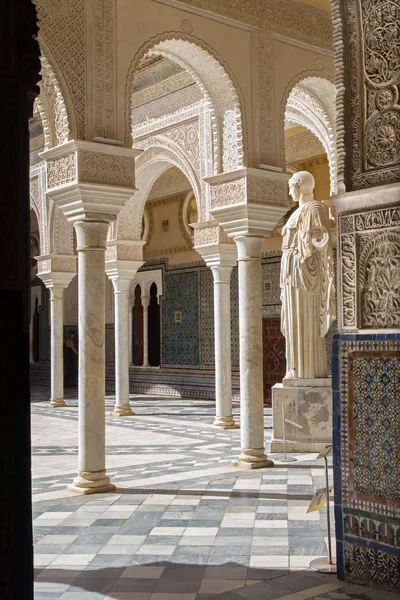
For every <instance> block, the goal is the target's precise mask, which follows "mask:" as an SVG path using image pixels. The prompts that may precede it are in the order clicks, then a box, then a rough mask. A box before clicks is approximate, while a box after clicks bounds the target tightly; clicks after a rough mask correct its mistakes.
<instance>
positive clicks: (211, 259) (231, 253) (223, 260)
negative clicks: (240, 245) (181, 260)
mask: <svg viewBox="0 0 400 600" xmlns="http://www.w3.org/2000/svg"><path fill="white" fill-rule="evenodd" d="M194 249H195V250H196V251H197V252H198V253H199V254H200V256H201V257H202V258H203V260H204V262H205V263H206V265H207V267H210V268H211V269H212V268H213V267H230V268H231V269H232V268H233V267H235V266H236V264H237V249H236V246H235V244H209V245H208V246H195V248H194Z"/></svg>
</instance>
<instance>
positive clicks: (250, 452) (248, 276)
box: [234, 236, 274, 469]
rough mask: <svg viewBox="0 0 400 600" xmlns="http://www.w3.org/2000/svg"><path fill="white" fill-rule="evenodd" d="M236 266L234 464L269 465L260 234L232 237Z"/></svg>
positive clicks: (255, 467)
mask: <svg viewBox="0 0 400 600" xmlns="http://www.w3.org/2000/svg"><path fill="white" fill-rule="evenodd" d="M234 241H235V243H236V246H237V249H238V268H239V335H240V423H241V436H240V438H241V440H240V441H241V452H240V455H239V458H238V460H237V461H235V463H234V464H235V466H238V467H243V468H247V469H259V468H262V467H269V466H272V465H273V464H274V463H273V461H272V460H268V458H267V456H266V454H265V446H264V397H263V363H262V361H263V352H262V296H261V246H262V243H263V238H262V237H253V236H238V237H235V238H234Z"/></svg>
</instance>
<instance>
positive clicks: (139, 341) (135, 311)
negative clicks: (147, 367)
mask: <svg viewBox="0 0 400 600" xmlns="http://www.w3.org/2000/svg"><path fill="white" fill-rule="evenodd" d="M132 329H133V331H132V343H133V348H132V355H133V364H134V365H135V367H141V366H142V364H143V306H142V290H141V287H140V285H137V286H136V287H135V303H134V305H133V308H132Z"/></svg>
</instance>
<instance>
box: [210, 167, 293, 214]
mask: <svg viewBox="0 0 400 600" xmlns="http://www.w3.org/2000/svg"><path fill="white" fill-rule="evenodd" d="M287 199H288V191H287V182H286V181H284V180H281V179H274V178H264V177H259V176H256V175H253V176H252V175H247V176H243V177H239V178H238V179H234V180H231V181H224V182H222V183H216V184H214V185H211V209H214V208H222V207H223V206H230V205H234V204H244V203H247V204H265V203H266V204H276V205H285V204H287Z"/></svg>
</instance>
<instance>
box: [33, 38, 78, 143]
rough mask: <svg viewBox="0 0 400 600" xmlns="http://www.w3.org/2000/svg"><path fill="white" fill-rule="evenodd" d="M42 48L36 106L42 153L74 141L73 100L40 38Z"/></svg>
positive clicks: (49, 52)
mask: <svg viewBox="0 0 400 600" xmlns="http://www.w3.org/2000/svg"><path fill="white" fill-rule="evenodd" d="M39 44H40V48H41V56H40V62H41V72H40V73H41V81H40V82H39V88H40V94H39V96H38V98H37V106H38V110H39V114H40V118H41V120H42V125H43V134H44V142H45V149H46V150H48V149H49V148H53V147H55V146H59V145H61V144H64V143H65V142H68V141H69V140H71V139H74V137H75V136H76V118H75V112H74V110H73V104H72V99H71V97H70V94H69V91H68V88H67V86H66V84H65V82H64V78H63V76H62V73H61V71H60V69H58V68H55V65H56V62H55V61H54V58H53V57H52V55H51V51H50V50H49V49H48V47H47V46H46V43H45V42H44V41H43V39H42V38H40V37H39Z"/></svg>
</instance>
